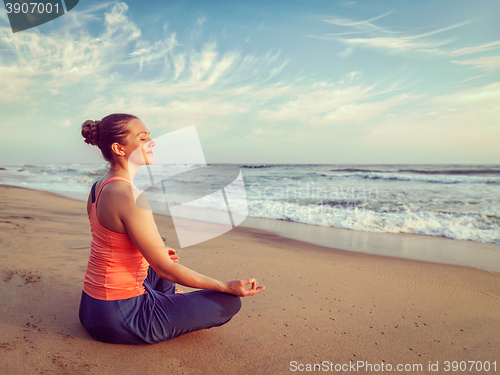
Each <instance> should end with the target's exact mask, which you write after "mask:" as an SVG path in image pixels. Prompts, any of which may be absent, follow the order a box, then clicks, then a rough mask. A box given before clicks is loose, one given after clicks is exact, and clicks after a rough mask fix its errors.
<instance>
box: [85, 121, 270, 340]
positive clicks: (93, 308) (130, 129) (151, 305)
mask: <svg viewBox="0 0 500 375" xmlns="http://www.w3.org/2000/svg"><path fill="white" fill-rule="evenodd" d="M82 135H83V137H84V138H85V142H86V143H88V144H92V145H97V146H98V147H99V149H100V150H101V152H102V154H103V156H104V158H105V159H106V160H107V161H108V162H109V163H110V168H109V171H108V173H106V175H105V176H104V177H103V178H101V179H100V180H99V181H98V182H96V184H95V185H94V186H93V187H92V191H91V193H90V195H89V200H88V202H87V212H88V214H89V220H90V227H91V231H92V238H93V239H92V245H91V254H90V258H89V262H88V267H87V272H86V273H85V280H84V285H83V291H82V299H81V303H80V322H81V323H82V325H83V326H84V327H85V329H86V330H87V331H88V332H89V333H90V335H91V336H92V337H94V338H95V339H96V340H99V341H104V342H109V343H117V344H145V343H149V344H152V343H157V342H161V341H165V340H169V339H172V338H174V337H177V336H180V335H183V334H186V333H188V332H192V331H197V330H200V329H205V328H210V327H215V326H220V325H222V324H225V323H227V322H228V321H229V320H230V319H231V318H232V317H233V316H234V315H235V314H236V313H237V312H238V311H239V309H240V307H241V301H240V298H239V297H244V296H251V295H254V294H257V293H259V292H261V291H262V290H264V287H262V286H259V287H256V283H255V280H254V279H252V278H250V279H248V280H234V281H229V282H222V281H218V280H215V279H212V278H210V277H207V276H204V275H202V274H199V273H197V272H195V271H192V270H190V269H189V268H186V267H184V266H182V265H180V264H179V263H177V260H178V257H177V256H176V255H175V250H173V249H170V248H166V247H165V245H164V243H163V240H162V238H161V236H160V234H159V233H158V229H157V227H156V224H155V222H154V218H153V214H152V211H151V210H147V209H143V208H141V207H145V204H146V205H147V202H138V201H137V200H141V199H145V198H143V196H141V195H140V193H139V191H138V190H137V188H135V186H134V185H133V180H134V176H135V174H136V173H137V171H138V169H139V167H140V166H141V165H144V164H153V163H154V155H153V152H152V148H153V147H154V146H155V143H154V142H153V141H152V140H151V138H150V137H149V131H148V129H147V128H146V126H144V124H143V123H142V122H141V121H140V120H139V119H138V118H137V117H135V116H132V115H127V114H112V115H109V116H107V117H105V118H103V119H102V120H101V121H91V120H88V121H85V122H84V123H83V125H82ZM175 283H179V284H181V285H185V286H188V287H192V288H198V289H203V290H198V291H195V292H191V293H186V294H176V293H175ZM250 284H251V288H250V289H247V288H245V286H246V285H250Z"/></svg>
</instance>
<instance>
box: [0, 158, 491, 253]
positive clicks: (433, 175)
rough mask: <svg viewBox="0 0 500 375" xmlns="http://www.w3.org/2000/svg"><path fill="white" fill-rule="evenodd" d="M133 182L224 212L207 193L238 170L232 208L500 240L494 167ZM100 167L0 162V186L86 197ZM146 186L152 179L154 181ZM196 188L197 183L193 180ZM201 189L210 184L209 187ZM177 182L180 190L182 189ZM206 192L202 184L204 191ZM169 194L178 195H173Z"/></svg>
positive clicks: (294, 168)
mask: <svg viewBox="0 0 500 375" xmlns="http://www.w3.org/2000/svg"><path fill="white" fill-rule="evenodd" d="M146 168H148V167H146V166H145V167H142V170H141V171H140V172H139V173H138V174H137V177H136V179H135V181H134V183H135V184H136V186H138V187H141V186H142V187H148V186H150V187H149V189H148V193H149V195H148V199H150V200H154V201H160V202H165V200H166V199H165V192H166V190H165V185H163V189H162V188H161V187H160V186H159V185H158V182H161V181H164V180H165V181H166V180H169V179H170V181H172V176H174V175H175V176H176V177H175V178H176V183H177V185H176V186H177V187H178V188H177V189H170V190H168V189H167V194H169V197H168V199H167V200H168V202H169V203H172V202H177V203H182V204H187V205H193V206H198V207H206V208H211V209H219V210H225V209H226V206H224V205H222V206H221V205H220V202H217V200H216V199H214V197H213V196H211V195H208V194H209V193H210V188H211V189H212V191H216V190H218V189H220V188H222V187H224V186H227V185H231V182H232V181H233V180H234V179H235V178H236V177H237V175H238V173H239V172H241V176H242V178H243V181H244V189H243V188H241V189H240V190H237V189H236V190H234V189H233V194H232V199H231V210H232V211H233V213H238V214H241V215H246V214H248V216H251V217H260V218H266V219H272V220H282V221H290V222H296V223H304V224H309V225H313V226H322V227H334V228H343V229H350V230H355V231H364V232H379V233H412V234H420V235H426V236H436V237H445V238H452V239H458V240H469V241H476V242H483V243H494V244H499V245H500V201H499V197H500V166H499V165H463V164H453V165H452V164H442V165H438V164H425V165H408V164H404V165H396V164H390V165H359V164H357V165H352V164H349V165H340V164H316V165H303V164H301V165H297V164H293V165H292V164H290V165H284V164H269V165H254V164H246V165H243V164H242V165H222V164H213V165H210V166H209V167H208V171H209V172H210V173H209V174H207V173H206V168H205V169H204V172H203V173H201V172H198V173H196V171H201V170H202V169H203V168H201V166H199V165H154V166H151V167H149V170H147V169H146ZM105 173H106V168H105V166H104V164H30V165H3V166H2V168H1V169H0V179H1V181H0V183H3V184H9V185H14V186H20V187H26V188H30V189H36V190H46V191H51V192H55V193H59V194H62V195H65V194H66V195H67V194H74V195H73V196H76V197H79V198H80V199H83V200H86V197H87V195H88V192H89V189H90V188H91V186H92V184H93V183H94V182H95V181H96V180H98V179H99V178H100V177H101V176H102V175H103V174H105ZM209 179H210V180H211V182H210V183H209V184H208V185H207V181H208V180H209ZM151 185H153V186H151ZM201 186H203V189H201V190H200V187H201ZM207 186H208V187H207ZM179 187H180V188H179ZM207 189H208V190H207ZM174 196H175V197H174Z"/></svg>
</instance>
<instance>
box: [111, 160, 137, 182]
mask: <svg viewBox="0 0 500 375" xmlns="http://www.w3.org/2000/svg"><path fill="white" fill-rule="evenodd" d="M139 168H140V165H137V164H134V163H127V162H126V161H123V160H121V161H118V162H115V163H112V164H111V166H110V168H109V171H110V173H111V174H112V175H114V176H120V177H123V178H126V179H127V180H129V181H130V182H131V183H134V177H135V175H136V174H137V172H138V171H139Z"/></svg>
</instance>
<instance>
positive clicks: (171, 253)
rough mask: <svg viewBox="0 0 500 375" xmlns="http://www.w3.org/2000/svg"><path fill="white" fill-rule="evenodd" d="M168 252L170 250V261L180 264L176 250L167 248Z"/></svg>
mask: <svg viewBox="0 0 500 375" xmlns="http://www.w3.org/2000/svg"><path fill="white" fill-rule="evenodd" d="M167 250H168V256H169V257H170V260H171V261H172V262H178V261H179V257H178V256H177V255H175V254H176V252H175V250H174V249H171V248H170V247H167Z"/></svg>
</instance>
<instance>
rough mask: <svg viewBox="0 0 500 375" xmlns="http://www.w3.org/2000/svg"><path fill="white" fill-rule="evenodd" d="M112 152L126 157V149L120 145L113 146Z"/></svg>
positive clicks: (114, 144)
mask: <svg viewBox="0 0 500 375" xmlns="http://www.w3.org/2000/svg"><path fill="white" fill-rule="evenodd" d="M111 151H113V152H114V153H115V154H116V155H119V156H125V149H124V148H123V146H122V145H120V144H119V143H116V142H115V143H113V144H112V145H111Z"/></svg>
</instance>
